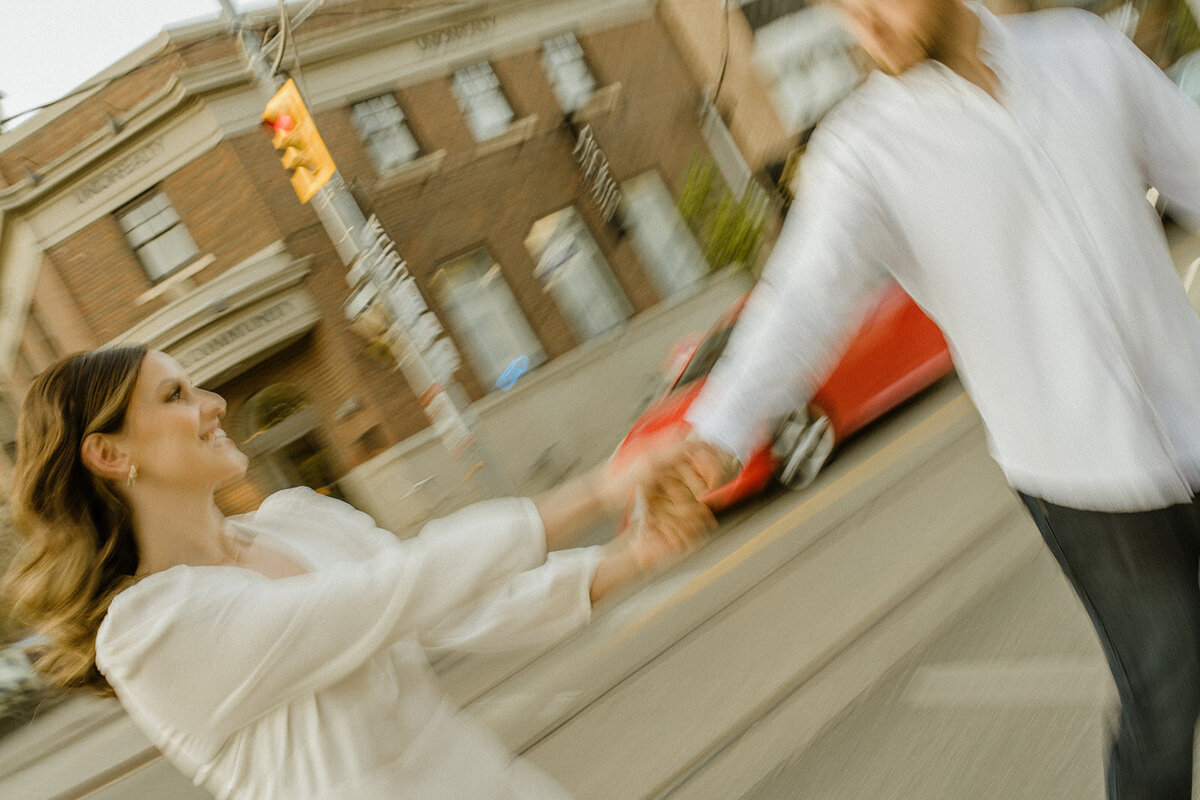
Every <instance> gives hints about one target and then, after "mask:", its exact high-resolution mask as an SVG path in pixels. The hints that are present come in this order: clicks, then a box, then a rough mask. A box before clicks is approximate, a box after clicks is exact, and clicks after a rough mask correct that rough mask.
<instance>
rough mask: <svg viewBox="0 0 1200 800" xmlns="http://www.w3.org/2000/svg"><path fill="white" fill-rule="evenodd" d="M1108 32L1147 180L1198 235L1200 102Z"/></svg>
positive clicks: (1176, 216) (1178, 218) (1125, 41)
mask: <svg viewBox="0 0 1200 800" xmlns="http://www.w3.org/2000/svg"><path fill="white" fill-rule="evenodd" d="M1104 33H1105V35H1107V36H1109V37H1110V38H1111V45H1112V48H1113V52H1114V54H1115V58H1116V66H1117V69H1118V78H1119V80H1120V81H1121V85H1122V87H1123V90H1124V97H1125V99H1126V107H1127V108H1128V109H1129V114H1130V124H1131V125H1133V126H1134V131H1135V134H1136V136H1137V138H1138V141H1137V143H1136V144H1137V146H1138V147H1139V149H1140V153H1139V155H1140V157H1141V160H1142V164H1143V168H1144V170H1145V174H1146V181H1147V183H1149V185H1150V186H1153V187H1154V188H1155V189H1157V190H1158V192H1159V194H1161V195H1162V196H1163V197H1164V198H1165V199H1166V201H1167V205H1166V208H1167V213H1169V214H1170V215H1171V218H1172V219H1174V220H1175V221H1176V222H1179V223H1180V224H1182V225H1184V226H1185V227H1187V228H1189V229H1190V230H1192V231H1195V232H1200V103H1197V102H1196V101H1194V100H1193V99H1192V98H1190V97H1188V96H1187V95H1186V94H1184V93H1183V91H1182V90H1180V88H1179V87H1178V86H1176V85H1175V84H1174V83H1172V82H1171V79H1170V78H1168V77H1167V76H1166V75H1165V74H1164V73H1163V71H1162V70H1161V69H1159V68H1158V66H1157V65H1156V64H1155V63H1154V62H1153V61H1151V60H1150V59H1149V58H1147V57H1146V56H1145V55H1144V54H1143V53H1142V51H1141V50H1139V49H1138V48H1137V47H1136V46H1135V45H1134V44H1133V43H1132V42H1131V41H1129V40H1128V39H1126V38H1125V37H1124V36H1121V35H1119V34H1114V33H1113V32H1112V31H1110V30H1108V28H1107V26H1104Z"/></svg>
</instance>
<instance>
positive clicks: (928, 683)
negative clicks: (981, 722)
mask: <svg viewBox="0 0 1200 800" xmlns="http://www.w3.org/2000/svg"><path fill="white" fill-rule="evenodd" d="M1115 691H1116V690H1115V688H1114V686H1113V682H1112V676H1111V675H1110V674H1109V672H1108V668H1107V667H1106V666H1105V665H1104V662H1103V661H1102V660H1100V659H1098V658H1065V657H1042V658H1026V659H1006V660H1003V661H958V662H951V663H945V664H932V665H927V666H923V667H921V668H919V669H918V670H917V671H916V672H915V673H914V674H913V677H912V679H911V680H910V681H909V683H908V685H907V686H906V687H905V689H904V692H903V694H902V695H901V697H900V702H901V703H902V704H904V705H907V706H912V707H914V708H967V709H969V708H992V707H998V706H1004V707H1012V706H1064V705H1065V706H1078V705H1082V706H1095V705H1105V704H1107V703H1108V702H1109V700H1110V699H1111V698H1112V696H1113V695H1114V694H1115Z"/></svg>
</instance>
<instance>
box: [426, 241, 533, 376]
mask: <svg viewBox="0 0 1200 800" xmlns="http://www.w3.org/2000/svg"><path fill="white" fill-rule="evenodd" d="M432 285H433V289H434V291H435V292H436V294H437V297H438V302H439V303H440V305H441V307H442V308H443V309H445V313H446V316H447V318H448V319H449V320H450V324H451V325H452V326H453V327H454V332H455V333H456V334H458V340H459V342H461V343H462V345H463V347H464V349H465V350H466V352H467V358H468V359H470V362H471V366H472V367H474V369H475V374H476V376H478V378H479V380H480V382H481V383H482V384H483V385H484V386H487V387H489V388H500V383H498V382H501V379H502V377H504V376H512V375H513V374H514V370H520V371H524V370H527V369H533V368H534V367H536V366H538V365H539V364H543V363H545V361H546V352H545V351H544V350H542V346H541V344H540V343H539V342H538V340H537V337H536V336H535V335H534V333H533V330H532V329H531V328H530V327H529V323H528V322H527V321H526V319H525V315H524V314H522V313H521V308H520V306H518V305H517V301H516V298H514V297H513V293H512V290H511V289H509V288H508V283H507V282H506V281H505V280H504V275H503V274H502V273H501V271H500V265H499V264H497V263H496V261H495V260H494V259H493V258H492V257H491V255H490V254H489V253H488V251H487V249H486V248H483V247H481V248H479V249H477V250H473V251H471V252H470V253H467V254H465V255H462V256H459V257H458V258H454V259H451V260H449V261H447V262H445V263H444V264H442V265H441V266H440V267H439V268H438V270H437V272H436V273H435V274H434V278H433V281H432ZM507 385H509V384H508V383H504V386H505V387H507Z"/></svg>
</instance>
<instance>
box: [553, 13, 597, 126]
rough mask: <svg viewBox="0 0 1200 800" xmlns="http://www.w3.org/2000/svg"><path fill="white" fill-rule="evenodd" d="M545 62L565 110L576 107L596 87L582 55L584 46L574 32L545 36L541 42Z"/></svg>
mask: <svg viewBox="0 0 1200 800" xmlns="http://www.w3.org/2000/svg"><path fill="white" fill-rule="evenodd" d="M542 66H543V67H544V68H545V70H546V74H547V75H548V76H549V77H550V86H551V87H552V88H553V89H554V95H555V96H556V97H557V98H558V104H559V105H560V106H562V110H563V111H566V112H568V113H569V112H571V111H575V110H576V109H578V108H579V107H580V106H582V105H583V104H584V102H585V101H586V100H587V99H588V96H589V95H591V93H592V92H593V91H595V89H596V79H595V78H593V77H592V73H591V71H590V70H589V69H588V65H587V62H586V61H584V59H583V48H582V47H580V46H579V42H578V40H576V38H575V34H573V33H569V32H568V33H564V34H562V35H561V36H555V37H554V38H553V39H547V40H546V42H545V43H544V44H543V45H542Z"/></svg>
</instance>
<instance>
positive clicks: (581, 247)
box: [525, 208, 633, 342]
mask: <svg viewBox="0 0 1200 800" xmlns="http://www.w3.org/2000/svg"><path fill="white" fill-rule="evenodd" d="M525 246H526V247H527V248H528V249H529V254H530V255H532V256H533V258H534V260H536V261H537V268H536V269H535V270H534V275H535V276H536V277H537V279H538V281H539V282H540V283H541V284H542V287H543V289H545V290H546V291H548V292H550V293H551V294H552V295H553V296H554V301H555V302H556V303H557V304H558V307H559V309H560V310H561V311H562V312H563V315H564V316H566V318H567V321H568V322H569V323H570V324H571V329H572V330H573V331H574V332H575V338H576V339H577V340H578V341H580V342H586V341H587V340H588V339H591V338H592V337H594V336H598V335H600V334H601V333H604V332H605V331H606V330H608V329H609V328H611V327H613V326H614V325H616V324H617V323H619V322H621V321H623V320H626V319H629V317H630V315H631V314H633V308H632V307H630V305H629V301H628V300H626V299H625V295H624V293H623V292H622V291H621V287H620V286H619V285H618V284H617V281H616V279H615V278H613V274H612V270H611V269H610V268H609V266H608V263H607V262H606V261H605V260H604V256H603V255H602V254H601V252H600V248H599V247H597V246H596V241H595V239H593V238H592V234H591V231H589V230H588V229H587V226H586V225H584V223H583V219H582V218H581V217H580V216H579V213H578V212H577V211H576V210H575V209H574V208H564V209H563V210H562V211H556V212H555V213H553V214H551V215H550V216H548V217H543V218H542V219H540V220H538V221H537V222H535V223H534V224H533V227H532V228H530V230H529V236H527V237H526V238H525Z"/></svg>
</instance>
